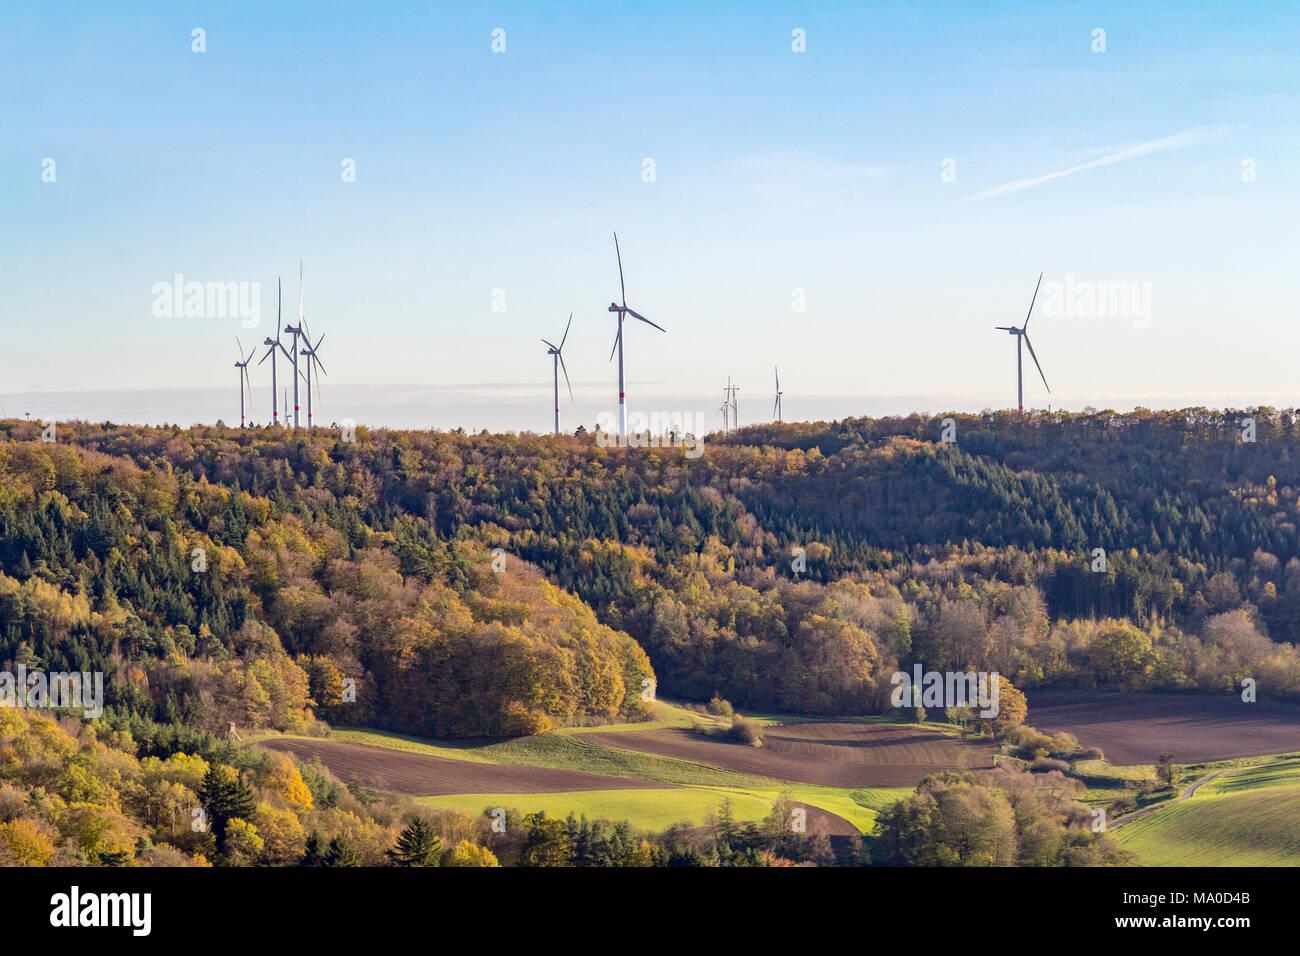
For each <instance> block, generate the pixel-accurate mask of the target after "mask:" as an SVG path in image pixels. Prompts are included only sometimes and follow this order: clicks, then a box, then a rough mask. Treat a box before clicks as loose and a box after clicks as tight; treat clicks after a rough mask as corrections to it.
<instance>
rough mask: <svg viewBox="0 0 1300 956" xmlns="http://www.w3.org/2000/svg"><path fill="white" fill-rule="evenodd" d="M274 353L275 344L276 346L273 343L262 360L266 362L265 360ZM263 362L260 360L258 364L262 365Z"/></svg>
mask: <svg viewBox="0 0 1300 956" xmlns="http://www.w3.org/2000/svg"><path fill="white" fill-rule="evenodd" d="M273 354H275V346H274V345H272V346H271V347H270V348H269V349H267V350H266V354H265V355H263V356H262V362H265V361H266V360H267V359H269V358H270V357H271V356H272V355H273ZM262 362H258V363H257V364H258V365H261V364H262Z"/></svg>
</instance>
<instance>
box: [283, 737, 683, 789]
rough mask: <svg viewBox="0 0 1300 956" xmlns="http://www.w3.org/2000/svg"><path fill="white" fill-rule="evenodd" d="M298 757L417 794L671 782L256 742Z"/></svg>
mask: <svg viewBox="0 0 1300 956" xmlns="http://www.w3.org/2000/svg"><path fill="white" fill-rule="evenodd" d="M260 746H263V747H269V748H271V749H273V750H282V751H286V752H288V753H291V754H293V755H294V756H296V757H299V758H302V759H304V760H310V759H312V758H313V757H317V758H319V759H320V762H321V763H322V764H324V765H325V767H326V768H327V769H328V770H329V771H330V772H331V773H333V774H334V775H335V776H336V777H338V778H339V779H340V780H344V781H347V780H351V779H352V778H354V777H355V778H357V779H359V780H360V781H361V782H362V783H364V784H365V785H366V786H369V787H375V788H376V789H379V790H394V791H397V792H399V793H409V794H412V795H414V796H419V797H426V796H428V797H431V796H439V795H442V794H449V793H566V792H569V791H573V790H628V789H631V788H634V787H635V788H645V789H667V788H671V787H672V786H673V785H672V784H667V783H654V782H650V781H646V780H633V779H631V778H629V777H611V776H606V775H604V774H599V773H585V772H583V771H581V770H555V769H551V768H548V767H520V766H507V765H505V764H491V763H477V762H471V761H468V760H450V759H448V758H445V757H435V756H433V755H432V754H417V753H406V752H404V751H400V750H388V749H385V748H380V747H368V746H366V745H365V744H353V743H346V742H343V741H337V740H298V739H292V738H285V739H278V740H268V741H265V742H263V743H262V744H260Z"/></svg>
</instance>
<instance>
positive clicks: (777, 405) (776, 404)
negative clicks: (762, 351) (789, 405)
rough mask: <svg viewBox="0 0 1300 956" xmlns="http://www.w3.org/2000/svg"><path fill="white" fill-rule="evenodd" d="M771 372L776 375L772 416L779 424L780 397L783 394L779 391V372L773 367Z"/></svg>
mask: <svg viewBox="0 0 1300 956" xmlns="http://www.w3.org/2000/svg"><path fill="white" fill-rule="evenodd" d="M772 371H773V372H775V373H776V401H775V402H774V403H773V404H772V414H773V415H775V416H776V420H777V421H778V422H779V421H780V420H781V396H782V395H783V394H784V393H783V392H782V391H781V370H780V369H778V368H777V367H776V366H775V365H773V366H772Z"/></svg>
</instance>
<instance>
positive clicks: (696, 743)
mask: <svg viewBox="0 0 1300 956" xmlns="http://www.w3.org/2000/svg"><path fill="white" fill-rule="evenodd" d="M591 736H592V739H597V738H598V740H599V742H600V743H603V744H607V745H608V746H611V747H621V748H623V749H625V750H637V751H641V752H643V753H652V754H658V755H660V756H663V757H676V758H677V759H679V760H692V761H695V762H696V763H703V764H709V765H711V766H714V767H722V768H723V769H725V770H735V771H739V772H740V773H752V774H758V775H761V776H765V777H775V778H777V779H778V780H789V781H792V782H796V783H812V784H818V785H821V786H827V787H912V786H915V785H916V784H918V783H920V782H921V778H922V777H924V776H926V775H927V774H931V773H936V772H938V771H940V770H958V769H970V768H977V767H992V766H993V753H994V748H993V747H991V746H988V745H985V744H977V743H972V742H970V741H965V740H960V739H957V738H953V737H946V736H944V735H942V734H938V733H930V732H927V731H923V730H917V729H915V728H912V727H896V726H892V725H889V724H848V723H810V724H792V725H790V726H786V727H774V728H771V729H769V730H766V731H764V732H763V746H761V747H749V746H745V745H743V744H737V743H731V742H728V741H725V740H719V739H717V738H713V737H705V736H702V735H700V734H695V733H692V732H691V731H688V730H680V729H665V730H646V731H627V732H622V731H607V732H603V733H601V734H599V735H594V734H593V735H591Z"/></svg>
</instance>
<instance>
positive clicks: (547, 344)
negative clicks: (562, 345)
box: [542, 339, 559, 352]
mask: <svg viewBox="0 0 1300 956" xmlns="http://www.w3.org/2000/svg"><path fill="white" fill-rule="evenodd" d="M542 344H543V345H546V346H549V347H550V348H552V349H555V351H557V352H558V351H559V349H557V348H555V346H554V345H552V344H551V343H550V342H548V341H547V340H546V339H542Z"/></svg>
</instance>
